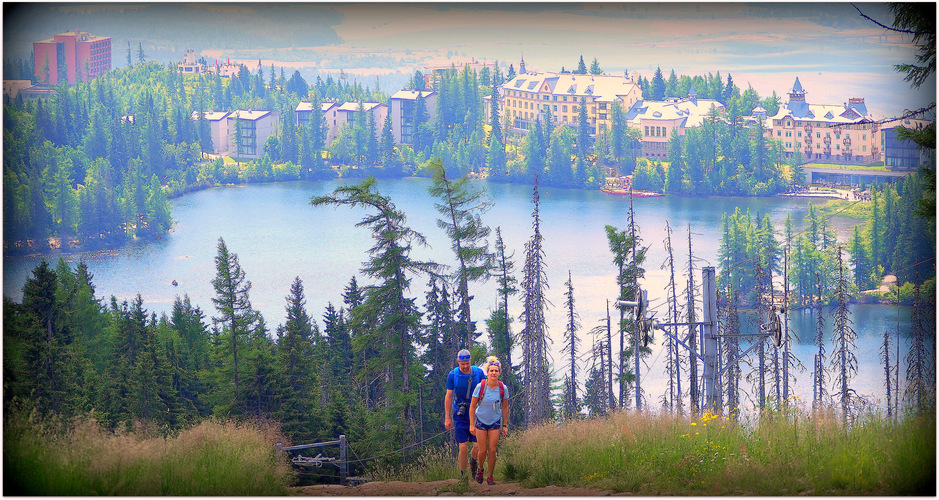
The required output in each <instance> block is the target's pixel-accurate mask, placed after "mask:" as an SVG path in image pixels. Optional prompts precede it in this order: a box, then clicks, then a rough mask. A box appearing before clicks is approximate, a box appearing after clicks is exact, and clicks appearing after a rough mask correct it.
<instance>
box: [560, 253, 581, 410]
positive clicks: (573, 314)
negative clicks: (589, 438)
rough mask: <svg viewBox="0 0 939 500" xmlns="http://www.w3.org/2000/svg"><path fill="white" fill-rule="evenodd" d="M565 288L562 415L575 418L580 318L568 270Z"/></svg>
mask: <svg viewBox="0 0 939 500" xmlns="http://www.w3.org/2000/svg"><path fill="white" fill-rule="evenodd" d="M564 286H565V287H566V288H567V289H566V291H565V292H564V306H565V309H566V313H567V317H566V319H567V321H566V322H565V323H566V324H565V326H566V328H565V330H564V346H565V347H564V353H565V354H567V355H568V356H569V358H568V362H569V363H570V373H569V374H568V376H567V377H566V380H565V393H564V404H563V412H562V413H563V415H564V416H565V417H567V418H576V417H577V416H578V415H579V413H580V401H579V400H578V398H577V356H578V347H579V344H580V339H579V338H578V336H577V331H578V330H580V316H579V315H578V314H577V311H576V310H575V309H574V282H573V278H572V277H571V272H570V270H568V271H567V282H565V283H564Z"/></svg>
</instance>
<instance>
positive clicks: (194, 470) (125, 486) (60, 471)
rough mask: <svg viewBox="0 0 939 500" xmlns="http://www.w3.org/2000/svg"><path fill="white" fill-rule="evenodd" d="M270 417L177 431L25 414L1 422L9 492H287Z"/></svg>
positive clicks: (287, 475)
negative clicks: (60, 422) (60, 423)
mask: <svg viewBox="0 0 939 500" xmlns="http://www.w3.org/2000/svg"><path fill="white" fill-rule="evenodd" d="M277 441H283V438H282V437H280V436H279V435H278V432H277V430H276V429H275V428H274V427H273V426H270V425H263V424H253V425H249V424H244V423H236V422H220V421H205V422H203V423H201V424H199V425H197V426H195V427H192V428H191V429H188V430H184V431H181V432H179V434H177V435H175V436H171V437H161V436H158V435H156V436H155V435H153V433H150V432H135V433H110V432H106V431H104V430H102V429H101V428H100V427H99V426H98V425H97V424H96V423H94V422H93V421H90V420H83V421H76V422H74V423H72V424H71V425H68V426H67V427H66V429H65V431H64V432H63V431H62V430H61V428H57V427H56V426H55V425H53V424H51V423H49V422H43V421H38V420H37V419H34V418H29V417H28V416H26V415H24V414H13V415H10V414H7V415H5V417H4V425H3V473H4V474H3V475H4V488H3V493H4V495H55V496H65V495H69V496H71V495H81V496H90V495H119V496H140V495H145V496H157V495H159V496H164V495H169V496H184V495H185V496H190V495H198V496H230V495H253V496H258V495H285V494H287V493H288V489H287V486H288V484H289V483H290V479H291V474H292V471H291V469H290V466H289V464H287V463H286V462H285V461H283V460H281V459H279V458H278V457H277V454H276V451H275V449H274V446H273V443H275V442H277Z"/></svg>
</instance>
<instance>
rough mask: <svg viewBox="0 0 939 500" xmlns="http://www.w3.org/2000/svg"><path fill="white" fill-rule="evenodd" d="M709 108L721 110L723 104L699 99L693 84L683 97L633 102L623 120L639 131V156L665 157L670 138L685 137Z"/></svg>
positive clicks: (703, 117) (700, 120)
mask: <svg viewBox="0 0 939 500" xmlns="http://www.w3.org/2000/svg"><path fill="white" fill-rule="evenodd" d="M711 109H714V110H715V111H716V112H718V113H722V112H723V111H724V105H723V104H721V103H720V102H719V101H716V100H714V99H698V96H697V92H696V90H695V88H694V85H692V86H691V88H690V89H689V90H688V97H686V98H681V99H678V98H672V99H666V100H665V101H639V102H637V103H635V104H633V106H632V107H631V108H629V110H628V111H627V112H626V122H627V124H628V125H629V126H631V127H635V128H637V129H639V132H640V133H641V134H642V156H644V157H646V158H667V157H668V142H669V140H671V138H672V137H673V136H674V135H676V134H677V135H678V136H679V137H684V135H685V130H686V129H687V128H689V127H698V126H700V125H701V123H702V122H703V121H704V119H705V117H706V116H707V115H708V113H710V112H711Z"/></svg>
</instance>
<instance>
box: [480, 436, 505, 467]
mask: <svg viewBox="0 0 939 500" xmlns="http://www.w3.org/2000/svg"><path fill="white" fill-rule="evenodd" d="M501 431H502V429H501V428H497V429H495V430H492V431H486V432H484V433H483V434H486V444H487V448H486V451H487V452H488V453H489V476H490V477H491V476H492V471H494V470H496V447H498V446H499V433H500V432H501ZM478 434H479V433H478V432H477V435H478Z"/></svg>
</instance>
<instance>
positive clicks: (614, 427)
mask: <svg viewBox="0 0 939 500" xmlns="http://www.w3.org/2000/svg"><path fill="white" fill-rule="evenodd" d="M935 438H936V425H935V416H934V414H933V415H932V416H930V417H927V418H907V419H905V420H903V421H902V422H899V423H894V422H890V421H887V420H884V419H882V418H880V417H876V416H871V417H869V418H865V419H861V420H859V421H857V422H855V424H854V425H852V426H850V427H849V428H845V427H844V426H843V425H842V424H841V423H840V419H838V418H835V417H834V416H833V415H830V414H819V415H814V416H813V415H810V414H808V413H802V412H799V411H794V412H792V413H789V414H784V413H775V412H771V413H765V414H764V415H763V417H762V418H760V419H759V422H746V423H740V424H737V423H734V422H732V421H729V420H727V419H726V418H724V417H720V416H717V415H712V414H707V413H706V414H705V415H703V416H698V417H695V418H689V417H685V418H680V417H673V416H667V415H660V416H650V415H648V414H637V413H634V412H626V411H621V412H616V413H614V414H613V415H610V416H608V417H606V418H600V419H593V420H586V421H583V420H578V421H572V422H568V423H566V424H560V425H553V424H550V425H545V426H540V427H536V428H532V429H530V430H527V431H522V432H520V433H518V434H515V435H510V436H509V437H508V438H507V439H506V440H505V441H504V442H503V444H502V445H500V446H501V449H500V456H499V461H498V462H497V465H496V474H495V477H496V481H497V482H499V483H502V482H518V483H520V484H521V486H522V487H523V488H543V487H546V486H557V487H566V488H590V489H596V490H598V491H599V490H607V491H614V492H621V493H633V494H639V495H676V496H678V495H714V496H716V495H747V496H751V495H774V496H775V495H781V496H790V495H839V496H841V495H935V492H936V439H935ZM441 455H442V453H441V452H440V451H439V450H435V451H434V452H431V454H430V456H431V457H433V459H430V460H428V459H422V460H417V461H415V462H414V463H415V464H416V465H415V466H413V467H411V468H410V469H407V470H405V471H401V472H398V473H397V474H395V475H393V476H390V477H382V478H383V479H398V480H405V481H436V480H440V479H441V478H443V477H447V475H446V474H447V472H448V469H450V468H453V470H452V471H449V473H450V474H451V476H450V477H456V476H455V475H454V474H458V473H457V472H456V470H455V465H452V464H455V461H452V462H447V461H446V460H445V458H446V457H444V456H441ZM473 486H474V485H470V487H471V488H472V487H473ZM467 491H469V490H468V489H467Z"/></svg>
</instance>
